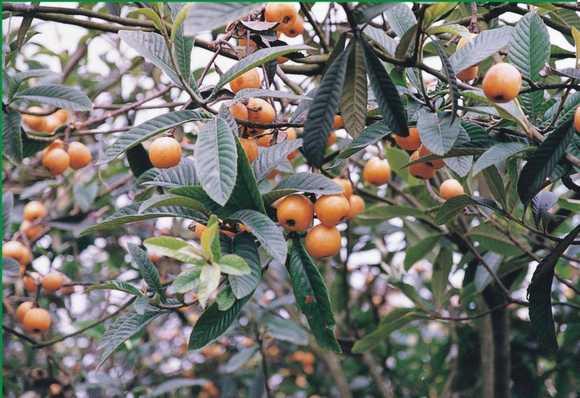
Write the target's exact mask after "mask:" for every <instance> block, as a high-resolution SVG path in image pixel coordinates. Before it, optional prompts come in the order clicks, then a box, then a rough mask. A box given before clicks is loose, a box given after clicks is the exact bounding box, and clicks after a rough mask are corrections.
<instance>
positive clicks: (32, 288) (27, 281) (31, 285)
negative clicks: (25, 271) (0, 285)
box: [22, 275, 38, 294]
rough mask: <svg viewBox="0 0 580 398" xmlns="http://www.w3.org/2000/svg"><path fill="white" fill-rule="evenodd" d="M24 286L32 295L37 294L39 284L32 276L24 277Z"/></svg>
mask: <svg viewBox="0 0 580 398" xmlns="http://www.w3.org/2000/svg"><path fill="white" fill-rule="evenodd" d="M22 284H23V285H24V290H26V291H27V292H28V293H30V294H35V293H36V288H37V286H38V284H37V283H36V278H34V277H33V276H30V275H24V276H23V277H22Z"/></svg>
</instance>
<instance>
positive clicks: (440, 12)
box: [423, 2, 457, 29]
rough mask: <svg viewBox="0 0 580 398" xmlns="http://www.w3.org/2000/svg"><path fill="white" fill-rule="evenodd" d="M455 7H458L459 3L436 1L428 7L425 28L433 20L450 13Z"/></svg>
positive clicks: (424, 19) (424, 22)
mask: <svg viewBox="0 0 580 398" xmlns="http://www.w3.org/2000/svg"><path fill="white" fill-rule="evenodd" d="M455 7H457V3H454V2H444V3H436V4H433V5H430V6H429V7H427V9H426V10H425V16H424V17H423V29H426V28H428V27H429V26H431V24H432V23H433V22H435V21H437V20H439V19H441V18H442V17H444V16H445V15H447V14H449V13H450V12H451V11H453V10H454V9H455Z"/></svg>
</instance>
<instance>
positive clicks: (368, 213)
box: [359, 204, 429, 220]
mask: <svg viewBox="0 0 580 398" xmlns="http://www.w3.org/2000/svg"><path fill="white" fill-rule="evenodd" d="M359 217H360V218H361V219H362V220H390V219H391V218H397V217H415V218H420V219H425V220H429V217H428V216H427V215H426V214H425V213H423V211H421V210H420V209H417V208H416V207H407V206H391V205H387V204H378V205H372V206H369V207H367V209H366V210H365V211H364V212H363V213H361V214H359Z"/></svg>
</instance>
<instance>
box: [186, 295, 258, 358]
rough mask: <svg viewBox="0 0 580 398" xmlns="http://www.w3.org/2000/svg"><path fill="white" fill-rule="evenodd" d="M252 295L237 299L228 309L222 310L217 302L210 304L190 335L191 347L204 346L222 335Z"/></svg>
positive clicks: (192, 348)
mask: <svg viewBox="0 0 580 398" xmlns="http://www.w3.org/2000/svg"><path fill="white" fill-rule="evenodd" d="M250 297H252V296H251V295H248V296H246V297H244V298H243V299H240V300H236V302H235V303H234V305H232V306H231V307H230V308H229V309H228V310H227V311H220V310H219V308H218V305H217V303H214V304H212V305H210V306H209V307H208V308H207V309H206V310H205V311H204V312H203V314H201V316H200V317H199V319H198V320H197V323H196V324H195V326H194V327H193V330H192V331H191V335H190V336H189V349H190V350H195V349H199V348H202V347H204V346H205V345H207V344H208V343H210V342H211V341H213V340H215V339H217V338H218V337H219V336H221V335H222V334H223V333H224V332H225V331H226V330H227V329H228V328H229V327H230V325H231V324H232V323H233V322H234V320H235V319H236V318H237V316H238V314H239V313H240V311H241V310H242V307H243V306H244V304H246V302H247V301H248V300H249V299H250Z"/></svg>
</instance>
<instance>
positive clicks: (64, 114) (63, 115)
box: [50, 109, 69, 125]
mask: <svg viewBox="0 0 580 398" xmlns="http://www.w3.org/2000/svg"><path fill="white" fill-rule="evenodd" d="M50 116H51V117H52V118H53V119H54V120H55V121H56V122H57V123H60V124H61V125H62V124H65V123H66V122H67V121H68V118H69V113H68V111H66V110H65V109H59V110H58V111H56V112H54V113H53V114H52V115H50Z"/></svg>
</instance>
